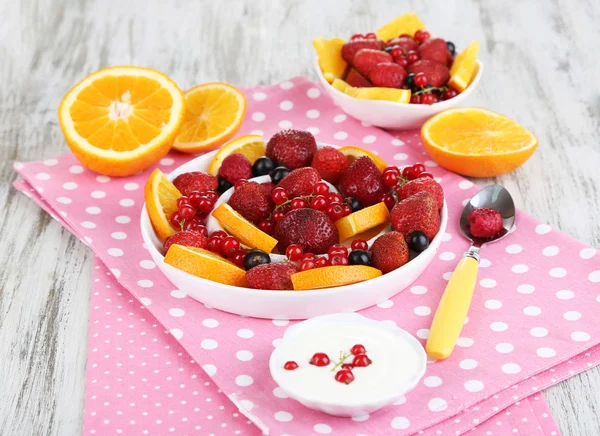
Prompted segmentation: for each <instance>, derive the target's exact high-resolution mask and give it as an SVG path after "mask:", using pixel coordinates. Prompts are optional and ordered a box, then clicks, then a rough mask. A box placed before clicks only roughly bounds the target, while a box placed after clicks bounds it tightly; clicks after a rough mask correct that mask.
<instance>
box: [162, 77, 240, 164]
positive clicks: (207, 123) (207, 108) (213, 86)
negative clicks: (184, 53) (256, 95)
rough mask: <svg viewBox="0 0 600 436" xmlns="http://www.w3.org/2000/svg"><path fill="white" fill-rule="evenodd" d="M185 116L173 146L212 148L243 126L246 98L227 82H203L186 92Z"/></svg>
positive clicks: (193, 150) (192, 149) (185, 149)
mask: <svg viewBox="0 0 600 436" xmlns="http://www.w3.org/2000/svg"><path fill="white" fill-rule="evenodd" d="M185 108H186V110H185V117H184V119H183V124H182V125H181V129H180V130H179V135H177V138H176V139H175V143H174V144H173V148H174V149H176V150H179V151H183V152H185V153H197V152H205V151H210V150H213V149H215V148H217V147H218V146H219V145H221V144H223V143H224V142H225V141H228V140H230V139H231V138H233V136H234V135H235V134H236V133H237V132H238V130H240V127H242V122H243V121H244V117H245V115H246V97H245V96H244V93H243V92H242V91H240V90H239V89H237V88H236V87H234V86H231V85H228V84H226V83H220V82H214V83H204V84H203V85H198V86H195V87H193V88H192V89H189V90H188V91H187V92H186V93H185Z"/></svg>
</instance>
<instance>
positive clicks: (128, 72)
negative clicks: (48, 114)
mask: <svg viewBox="0 0 600 436" xmlns="http://www.w3.org/2000/svg"><path fill="white" fill-rule="evenodd" d="M184 113H185V105H184V101H183V93H182V92H181V90H180V89H179V88H178V87H177V84H176V83H175V82H173V80H171V79H169V78H168V77H167V76H166V75H164V74H162V73H161V72H159V71H156V70H151V69H149V68H141V67H130V66H124V67H112V68H104V69H102V70H100V71H96V72H95V73H92V74H90V75H89V76H87V77H86V78H85V79H83V80H82V81H81V82H79V83H78V84H77V85H75V86H74V87H73V88H71V90H70V91H69V92H68V93H67V95H65V97H64V98H63V100H62V101H61V103H60V107H59V108H58V119H59V122H60V127H61V129H62V131H63V134H64V135H65V140H66V141H67V144H68V145H69V147H70V148H71V151H73V154H74V155H75V157H77V159H79V161H80V162H81V163H82V164H83V165H84V166H86V167H87V168H89V169H91V170H92V171H96V172H98V173H101V174H106V175H109V176H128V175H131V174H135V173H137V172H138V171H141V170H143V169H145V168H148V167H149V166H151V165H153V164H154V163H156V162H158V161H159V160H160V158H162V157H163V156H164V155H165V154H167V152H168V151H169V149H170V148H171V144H172V143H173V140H174V139H175V136H176V135H177V132H178V131H179V127H180V126H181V123H182V121H183V115H184Z"/></svg>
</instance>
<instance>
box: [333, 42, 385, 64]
mask: <svg viewBox="0 0 600 436" xmlns="http://www.w3.org/2000/svg"><path fill="white" fill-rule="evenodd" d="M383 45H384V44H383V41H381V40H378V39H355V40H353V41H348V42H347V43H346V44H344V45H343V46H342V58H344V60H345V61H346V62H348V63H349V64H350V65H354V55H356V53H358V51H359V50H362V49H363V48H372V49H374V50H383Z"/></svg>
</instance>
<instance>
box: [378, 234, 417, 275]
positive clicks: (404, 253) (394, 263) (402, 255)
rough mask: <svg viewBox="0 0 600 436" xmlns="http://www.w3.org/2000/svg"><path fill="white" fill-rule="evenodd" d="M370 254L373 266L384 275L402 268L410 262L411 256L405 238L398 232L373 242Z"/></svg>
mask: <svg viewBox="0 0 600 436" xmlns="http://www.w3.org/2000/svg"><path fill="white" fill-rule="evenodd" d="M369 253H370V254H371V266H372V267H374V268H377V269H380V270H381V271H382V272H383V273H384V274H386V273H389V272H390V271H393V270H395V269H396V268H400V267H401V266H402V265H404V264H405V263H406V262H408V260H409V256H410V253H409V251H408V245H407V244H406V241H405V240H404V236H402V234H401V233H398V232H389V233H386V234H385V235H381V236H380V237H379V238H377V239H376V240H375V242H373V245H372V246H371V250H369Z"/></svg>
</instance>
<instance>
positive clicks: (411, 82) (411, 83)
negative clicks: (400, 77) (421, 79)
mask: <svg viewBox="0 0 600 436" xmlns="http://www.w3.org/2000/svg"><path fill="white" fill-rule="evenodd" d="M404 83H405V84H406V86H408V89H416V86H415V74H414V73H410V74H409V75H408V76H406V79H405V81H404Z"/></svg>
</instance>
